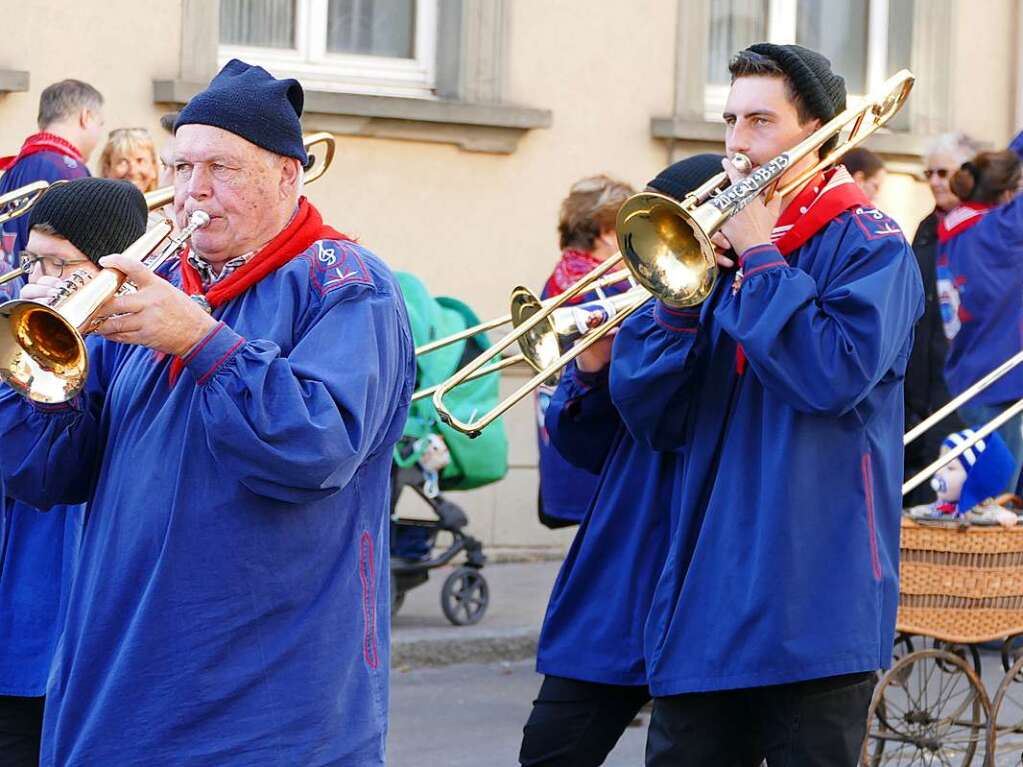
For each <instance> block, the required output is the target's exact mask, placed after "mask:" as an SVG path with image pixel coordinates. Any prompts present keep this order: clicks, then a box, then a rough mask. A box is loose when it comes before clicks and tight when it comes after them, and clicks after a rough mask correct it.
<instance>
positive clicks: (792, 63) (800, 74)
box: [747, 43, 845, 124]
mask: <svg viewBox="0 0 1023 767" xmlns="http://www.w3.org/2000/svg"><path fill="white" fill-rule="evenodd" d="M747 50H749V51H753V53H759V54H760V55H761V56H766V57H767V58H769V59H771V60H772V61H773V62H774V63H776V64H777V65H778V66H779V67H780V68H781V71H782V72H784V73H785V75H786V76H787V77H788V78H789V80H791V81H792V85H793V87H794V88H795V89H796V93H798V94H799V95H800V97H801V98H802V99H803V101H804V103H805V104H806V106H807V108H808V109H809V110H810V114H812V115H813V116H814V117H816V118H818V119H820V121H821V123H822V124H823V123H826V122H827V121H828V120H830V119H831V118H832V117H834V116H835V115H837V114H838V113H839V112H842V111H844V110H845V80H844V79H843V78H842V77H841V76H839V75H836V74H835V73H834V72H832V71H831V62H830V61H829V60H828V58H827V57H826V56H822V55H821V54H819V53H817V51H811V50H810V49H809V48H804V47H803V46H801V45H775V44H774V43H757V44H755V45H751V46H750V47H749V48H747Z"/></svg>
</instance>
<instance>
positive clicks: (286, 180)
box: [280, 157, 302, 197]
mask: <svg viewBox="0 0 1023 767" xmlns="http://www.w3.org/2000/svg"><path fill="white" fill-rule="evenodd" d="M301 172H302V169H301V165H300V163H299V161H298V160H296V159H295V158H294V157H285V158H283V165H282V166H281V187H280V188H281V196H282V197H287V196H288V195H290V194H292V193H293V192H294V191H295V190H296V189H297V188H298V179H299V174H300V173H301Z"/></svg>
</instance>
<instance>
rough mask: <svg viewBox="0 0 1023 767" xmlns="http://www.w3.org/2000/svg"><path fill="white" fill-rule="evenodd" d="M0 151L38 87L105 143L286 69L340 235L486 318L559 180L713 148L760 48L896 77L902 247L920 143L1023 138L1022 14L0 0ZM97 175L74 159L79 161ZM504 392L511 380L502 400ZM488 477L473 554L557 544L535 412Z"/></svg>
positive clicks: (912, 220)
mask: <svg viewBox="0 0 1023 767" xmlns="http://www.w3.org/2000/svg"><path fill="white" fill-rule="evenodd" d="M0 11H2V18H4V19H5V22H6V24H5V26H6V29H7V34H5V36H4V37H5V39H4V46H3V48H2V49H0V94H2V95H0V117H2V119H0V154H12V153H14V152H16V151H17V149H18V147H19V146H20V143H21V141H22V139H23V138H24V136H25V135H27V134H29V133H31V132H33V131H34V130H35V116H36V109H37V105H38V97H39V92H40V91H41V90H42V88H44V87H45V86H46V85H48V84H49V83H52V82H55V81H57V80H60V79H63V78H65V77H76V78H79V79H82V80H85V81H87V82H89V83H91V84H93V85H95V86H96V87H97V88H98V89H99V90H100V91H101V92H102V93H103V94H104V96H105V98H106V110H105V113H106V120H107V127H108V128H110V129H113V128H117V127H128V126H144V127H147V128H148V129H149V130H150V131H151V132H152V133H153V135H154V136H156V137H158V139H159V137H161V129H160V126H159V118H160V116H161V115H162V114H163V113H165V112H168V111H171V110H174V109H177V108H179V107H180V105H181V104H183V103H184V102H185V101H187V99H188V98H189V97H190V96H191V95H192V94H193V93H195V92H196V91H197V90H199V89H200V88H201V87H202V86H203V85H204V84H205V83H206V82H207V81H208V80H209V78H210V76H211V75H212V74H213V73H214V72H215V71H216V70H217V68H218V67H219V65H221V64H222V63H223V62H224V61H226V60H228V59H229V58H231V57H233V56H239V57H241V58H244V59H246V60H249V61H253V62H254V63H262V64H264V65H265V66H267V67H268V68H269V69H270V70H271V71H273V72H274V73H275V74H278V75H295V76H298V77H299V78H300V79H301V80H302V82H303V84H304V85H305V86H306V88H307V93H306V115H305V117H304V120H303V122H304V125H305V127H306V128H307V130H310V131H313V130H327V131H331V132H333V133H334V134H336V136H337V141H338V156H337V157H336V158H335V162H334V167H333V168H332V169H331V170H330V171H329V172H328V173H327V175H326V176H325V177H324V178H323V179H322V180H321V181H319V182H317V183H316V184H315V185H314V186H311V187H310V188H309V189H308V194H309V196H310V198H311V199H312V200H313V201H314V202H315V203H316V204H317V205H318V206H319V207H320V208H321V210H323V211H324V213H325V217H326V218H327V220H328V221H330V222H331V223H332V224H334V225H335V226H337V227H338V228H340V229H342V230H344V231H346V232H348V233H349V234H351V235H353V236H356V237H358V238H359V239H360V240H361V241H362V242H363V243H364V244H365V245H366V246H368V247H369V248H370V249H372V250H374V251H375V252H377V253H379V254H380V255H381V256H382V257H383V258H385V259H386V260H387V261H388V262H389V263H390V264H391V265H392V266H393V267H394V268H396V269H401V270H406V271H411V272H414V273H415V274H417V275H418V276H419V277H420V278H422V279H423V280H424V281H425V282H426V284H427V286H428V287H429V288H430V289H431V291H433V292H434V293H436V294H447V295H452V296H456V297H458V298H461V299H463V300H465V301H467V302H468V303H469V304H471V305H472V306H473V307H474V308H475V309H476V310H477V311H478V313H479V314H480V316H482V317H491V316H494V315H496V314H499V313H504V312H505V311H507V301H508V296H509V294H510V291H511V289H512V287H513V286H515V285H518V284H524V285H527V286H531V287H534V288H537V289H538V288H539V287H540V286H541V284H542V282H543V280H544V279H545V277H546V275H547V273H548V272H549V270H550V268H551V266H552V264H553V262H554V260H555V259H556V257H557V255H558V249H557V231H556V224H557V210H558V205H559V203H560V201H561V199H562V197H563V196H564V195H565V194H566V192H567V190H568V188H569V186H570V185H571V184H572V183H573V182H574V181H576V180H577V179H579V178H581V177H583V176H587V175H591V174H594V173H608V174H610V175H612V176H616V177H619V178H622V179H623V180H626V181H629V182H630V183H632V184H633V185H634V186H636V187H637V188H639V187H642V186H643V185H644V184H645V183H646V181H647V180H649V179H650V178H652V177H653V176H654V175H655V174H656V173H657V172H658V170H660V168H661V167H663V166H664V165H666V164H667V163H669V162H671V161H673V160H676V159H680V158H682V157H684V156H686V155H687V154H690V153H693V152H701V151H719V150H720V149H721V141H722V137H723V135H724V127H723V124H722V123H721V120H720V110H721V106H722V104H723V99H724V93H725V91H726V89H727V60H728V57H729V55H730V54H731V53H733V52H734V51H735V50H737V49H738V48H741V47H744V46H745V45H747V44H748V43H750V42H753V41H756V40H759V39H769V40H771V41H774V42H793V41H795V42H800V43H802V44H805V45H808V46H809V47H814V48H817V49H819V50H821V51H823V52H824V53H826V54H827V55H828V56H829V57H831V58H832V60H833V61H834V62H835V68H836V69H837V70H838V71H839V72H841V73H842V74H843V75H845V76H846V79H847V81H848V83H849V86H850V91H851V92H853V93H856V94H863V93H864V92H866V91H867V90H869V89H870V88H871V87H873V86H876V85H877V84H878V83H880V82H881V81H883V80H884V79H885V77H886V76H887V75H889V74H891V73H893V72H894V71H896V70H897V69H899V68H901V67H906V66H908V67H910V68H911V69H912V70H913V71H914V73H915V74H916V76H917V83H916V87H915V89H914V91H913V94H912V96H911V98H910V101H909V103H908V105H907V107H906V109H905V110H904V113H903V114H901V115H900V116H899V117H898V118H897V120H896V121H895V122H894V124H893V130H891V131H886V132H885V133H883V134H879V135H877V136H876V137H874V138H873V139H871V141H870V142H869V143H868V146H869V147H871V148H873V149H875V151H878V152H879V153H881V154H882V155H883V157H884V158H885V160H886V161H887V163H888V167H889V171H890V174H889V177H888V181H887V182H886V186H885V188H884V189H883V192H882V197H881V200H880V205H881V207H882V208H884V209H886V210H887V211H888V212H889V213H891V214H892V215H893V216H894V217H895V218H896V219H897V220H898V221H899V222H900V223H901V224H902V225H903V227H904V228H905V229H906V231H907V232H908V233H910V234H911V233H912V231H913V230H914V228H915V226H916V223H917V221H918V220H920V219H921V218H922V217H923V216H924V215H925V214H926V213H927V212H928V211H929V210H930V207H931V198H930V194H929V192H928V190H927V188H926V187H925V186H924V184H923V183H922V181H921V180H920V178H919V172H920V170H921V169H922V165H921V156H922V152H923V151H924V147H925V146H926V144H927V142H928V140H929V138H930V137H932V136H934V135H935V134H938V133H941V132H944V131H947V130H963V131H967V132H969V133H971V134H973V135H975V136H976V137H977V138H979V139H981V140H983V141H985V142H987V143H989V144H990V145H991V146H1003V145H1005V144H1006V143H1007V141H1008V140H1009V139H1010V138H1011V136H1012V135H1013V133H1014V132H1015V130H1016V129H1017V128H1018V127H1019V126H1020V125H1021V124H1023V78H1021V77H1020V62H1019V50H1020V44H1021V43H1023V25H1021V22H1023V18H1021V17H1023V10H1021V3H1020V2H1018V0H869V1H868V0H632V1H631V2H628V3H623V2H612V0H559V2H550V1H549V0H375V1H374V0H166V1H165V2H163V3H144V4H143V3H138V2H135V1H133V0H103V2H100V1H99V0H81V1H80V2H77V3H66V2H63V1H62V0H33V1H32V2H28V3H26V2H23V1H21V2H16V1H15V0H0ZM95 159H96V158H94V159H93V164H94V163H95ZM519 381H521V378H517V377H516V376H514V375H513V376H508V380H507V382H506V386H505V388H508V389H510V388H511V387H512V385H514V384H515V383H517V382H519ZM507 425H508V430H509V436H510V439H511V445H512V449H511V466H512V468H511V471H510V473H509V476H508V478H507V479H505V480H504V481H502V482H501V483H498V484H495V485H492V486H490V487H488V488H484V489H482V490H479V491H474V492H471V493H466V494H462V495H460V496H459V497H457V498H455V499H454V500H456V501H458V502H459V503H461V504H462V505H464V506H465V507H466V508H467V510H468V511H469V514H470V518H471V527H472V530H473V532H474V533H475V534H476V535H478V536H479V537H481V538H483V539H484V541H485V542H486V543H488V544H491V545H499V546H511V547H522V546H530V547H532V546H552V547H564V546H565V545H566V543H567V542H568V541H569V540H570V538H571V535H572V532H571V531H559V532H557V533H552V532H550V531H548V530H546V529H544V528H542V527H541V526H540V525H539V524H538V523H537V522H536V508H535V506H536V493H537V486H536V482H537V480H536V469H535V466H536V450H535V444H534V443H535V431H534V427H535V424H534V415H533V410H532V406H531V402H527V403H525V404H521V405H518V406H516V408H515V409H514V410H513V411H512V412H511V413H510V414H509V416H508V417H507Z"/></svg>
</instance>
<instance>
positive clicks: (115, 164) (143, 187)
mask: <svg viewBox="0 0 1023 767" xmlns="http://www.w3.org/2000/svg"><path fill="white" fill-rule="evenodd" d="M159 171H160V166H159V164H158V163H157V160H156V145H155V144H154V143H153V137H152V136H150V135H149V131H147V130H146V129H145V128H118V129H117V130H112V131H110V137H109V139H108V140H107V145H106V146H105V147H103V153H102V154H101V155H100V158H99V175H100V176H102V177H103V178H117V179H125V180H126V181H130V182H131V183H133V184H134V185H135V186H136V187H138V190H139V191H140V192H142V193H143V194H144V193H146V192H152V191H153V190H154V189H156V179H157V176H158V175H159Z"/></svg>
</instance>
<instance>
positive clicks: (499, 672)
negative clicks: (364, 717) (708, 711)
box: [387, 661, 648, 767]
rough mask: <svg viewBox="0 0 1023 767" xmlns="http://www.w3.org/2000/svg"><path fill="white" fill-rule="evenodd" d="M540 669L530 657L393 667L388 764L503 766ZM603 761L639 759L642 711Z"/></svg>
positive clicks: (612, 765)
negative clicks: (637, 723) (637, 721)
mask: <svg viewBox="0 0 1023 767" xmlns="http://www.w3.org/2000/svg"><path fill="white" fill-rule="evenodd" d="M539 687H540V677H539V676H538V675H537V674H536V673H535V672H534V671H533V663H532V661H518V662H515V663H489V664H469V665H458V666H445V667H443V668H425V669H417V670H412V671H406V672H400V671H395V672H394V673H393V674H392V676H391V730H390V737H389V739H388V743H387V764H388V765H389V767H481V765H486V767H504V765H508V766H509V767H511V766H512V765H516V764H518V759H517V757H518V753H519V744H520V742H521V740H522V726H523V725H524V724H525V723H526V718H527V717H528V716H529V711H530V708H531V706H532V702H533V697H534V696H535V695H536V691H537V690H538V689H539ZM641 717H642V720H643V726H642V727H630V728H629V729H628V730H627V731H626V733H625V735H624V737H623V738H622V740H621V742H619V744H618V747H617V748H616V749H615V750H614V751H613V752H612V754H611V755H610V757H609V758H608V760H607V762H606V764H607V765H608V767H637V765H642V763H643V748H644V746H645V744H646V726H645V725H646V721H647V719H648V714H647V712H643V714H642V715H641Z"/></svg>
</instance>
